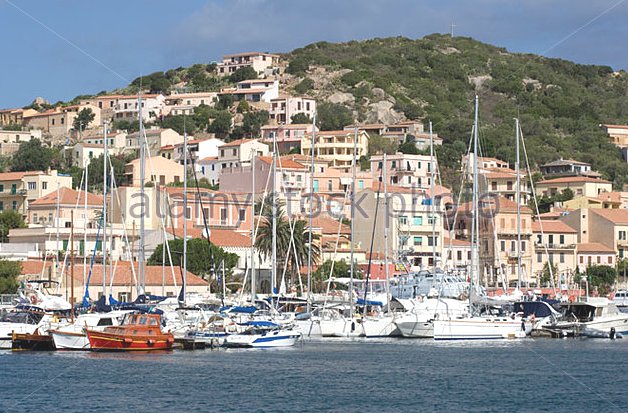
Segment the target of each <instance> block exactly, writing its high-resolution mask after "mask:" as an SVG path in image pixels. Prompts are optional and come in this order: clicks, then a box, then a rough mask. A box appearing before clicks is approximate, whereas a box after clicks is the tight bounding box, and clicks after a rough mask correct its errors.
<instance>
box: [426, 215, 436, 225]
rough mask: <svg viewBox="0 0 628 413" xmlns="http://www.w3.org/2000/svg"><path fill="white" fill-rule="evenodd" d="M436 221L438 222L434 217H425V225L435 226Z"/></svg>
mask: <svg viewBox="0 0 628 413" xmlns="http://www.w3.org/2000/svg"><path fill="white" fill-rule="evenodd" d="M437 221H438V217H435V216H434V215H430V216H428V217H427V223H428V224H429V225H432V224H436V222H437Z"/></svg>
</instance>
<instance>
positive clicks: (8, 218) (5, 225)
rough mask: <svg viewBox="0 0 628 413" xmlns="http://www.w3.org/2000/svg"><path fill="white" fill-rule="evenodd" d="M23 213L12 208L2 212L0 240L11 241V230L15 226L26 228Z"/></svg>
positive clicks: (0, 217)
mask: <svg viewBox="0 0 628 413" xmlns="http://www.w3.org/2000/svg"><path fill="white" fill-rule="evenodd" d="M25 227H26V223H25V222H24V218H22V214H20V213H19V212H17V211H14V210H12V209H7V210H5V211H2V212H0V242H9V231H10V230H12V229H14V228H25Z"/></svg>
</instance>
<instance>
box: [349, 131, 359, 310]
mask: <svg viewBox="0 0 628 413" xmlns="http://www.w3.org/2000/svg"><path fill="white" fill-rule="evenodd" d="M357 152H358V127H357V126H356V127H355V133H354V136H353V160H352V161H351V163H352V165H351V169H352V172H353V179H351V242H350V244H351V255H350V260H351V267H350V270H349V271H350V273H349V318H353V274H354V273H355V261H354V258H353V249H354V248H353V239H354V235H355V179H356V168H357V156H358V155H357Z"/></svg>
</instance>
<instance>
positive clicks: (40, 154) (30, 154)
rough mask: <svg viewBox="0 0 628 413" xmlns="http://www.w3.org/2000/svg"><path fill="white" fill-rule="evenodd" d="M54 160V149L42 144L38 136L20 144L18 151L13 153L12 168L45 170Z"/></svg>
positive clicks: (17, 170)
mask: <svg viewBox="0 0 628 413" xmlns="http://www.w3.org/2000/svg"><path fill="white" fill-rule="evenodd" d="M51 160H52V150H51V149H50V148H48V147H46V146H43V145H42V144H41V141H40V140H39V139H37V138H35V139H31V140H30V141H28V142H24V143H22V144H20V147H19V148H18V150H17V152H15V154H14V155H13V161H12V162H11V170H12V171H14V172H22V171H44V170H46V169H48V168H49V167H50V161H51Z"/></svg>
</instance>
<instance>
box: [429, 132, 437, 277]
mask: <svg viewBox="0 0 628 413" xmlns="http://www.w3.org/2000/svg"><path fill="white" fill-rule="evenodd" d="M435 167H436V165H435V162H434V139H433V136H432V121H430V214H431V215H432V273H433V274H434V275H435V274H436V217H435V216H434V168H435Z"/></svg>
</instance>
